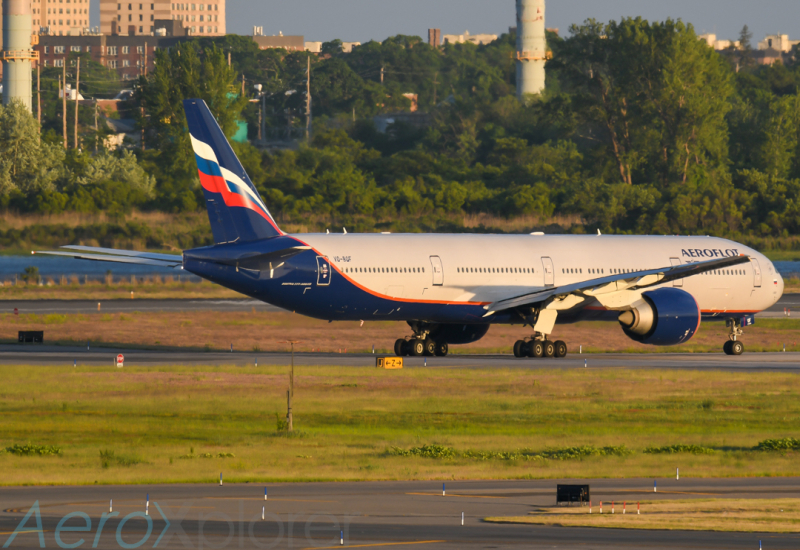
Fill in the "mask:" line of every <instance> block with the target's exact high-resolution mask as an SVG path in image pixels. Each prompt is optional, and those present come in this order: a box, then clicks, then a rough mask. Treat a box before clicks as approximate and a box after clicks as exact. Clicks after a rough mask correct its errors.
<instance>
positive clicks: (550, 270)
mask: <svg viewBox="0 0 800 550" xmlns="http://www.w3.org/2000/svg"><path fill="white" fill-rule="evenodd" d="M542 267H543V268H544V286H555V284H556V270H555V268H554V267H553V260H551V259H550V258H542Z"/></svg>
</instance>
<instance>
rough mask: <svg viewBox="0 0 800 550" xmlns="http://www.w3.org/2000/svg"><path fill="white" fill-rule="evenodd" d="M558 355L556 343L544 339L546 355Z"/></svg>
mask: <svg viewBox="0 0 800 550" xmlns="http://www.w3.org/2000/svg"><path fill="white" fill-rule="evenodd" d="M555 355H556V345H555V344H554V343H553V342H551V341H550V340H545V341H544V356H545V357H555Z"/></svg>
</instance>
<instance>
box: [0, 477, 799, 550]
mask: <svg viewBox="0 0 800 550" xmlns="http://www.w3.org/2000/svg"><path fill="white" fill-rule="evenodd" d="M657 481H658V493H653V492H652V490H653V480H652V479H626V480H608V479H600V480H546V481H540V480H536V481H459V482H455V481H448V482H447V483H446V486H445V487H446V496H442V482H440V481H416V482H378V483H372V482H371V483H366V482H365V483H304V484H300V483H297V484H260V483H250V484H237V485H231V484H225V485H223V486H219V485H218V484H217V483H216V482H215V483H208V484H205V485H140V486H80V487H5V488H3V489H2V495H3V506H2V508H3V511H2V512H0V541H3V543H4V544H5V543H7V542H8V539H9V537H10V536H11V533H13V531H14V530H15V529H17V528H18V526H19V525H20V524H21V522H22V519H23V517H24V516H25V514H26V513H27V512H28V511H29V510H30V509H31V508H32V507H33V505H34V503H35V502H37V501H38V507H39V513H40V515H41V520H42V525H41V531H43V532H42V533H40V532H39V528H38V527H37V526H36V522H35V515H34V516H32V517H31V518H30V519H29V521H28V522H27V523H26V524H25V525H24V527H25V528H24V529H22V530H26V531H29V532H27V533H23V534H20V535H18V536H17V537H15V539H14V540H13V541H12V544H11V545H9V547H10V548H31V549H33V548H39V547H40V541H39V536H40V535H41V536H42V537H43V542H44V545H45V547H49V548H57V547H59V546H60V547H62V548H67V547H74V546H66V545H67V544H75V543H76V542H78V541H79V539H85V541H86V542H85V543H84V544H83V546H82V547H89V546H92V547H96V548H101V549H118V548H123V547H124V548H135V546H132V545H133V544H136V543H137V542H138V541H143V544H142V547H143V548H154V547H157V548H168V549H169V548H203V547H212V548H234V547H235V548H254V547H255V548H295V549H299V548H338V547H340V540H341V541H342V542H343V545H342V546H344V547H345V548H347V547H350V548H365V547H375V548H380V547H398V548H419V549H427V548H430V549H436V550H451V549H452V550H456V549H483V548H496V547H499V546H502V547H503V548H554V547H556V548H575V547H581V548H587V549H592V548H625V549H634V548H635V549H638V548H665V549H666V548H670V549H675V548H693V549H694V548H720V549H722V548H725V549H731V548H733V549H738V548H742V549H745V548H746V549H754V548H757V547H758V541H759V540H762V541H763V548H764V549H784V548H787V549H788V548H797V547H798V545H800V535H798V534H796V533H793V534H759V533H724V532H696V531H692V532H690V531H640V530H625V529H593V528H563V527H544V526H532V525H512V524H494V523H487V522H484V521H483V518H485V517H488V516H524V515H527V514H528V513H529V512H530V511H532V510H533V509H535V508H537V507H541V506H552V505H554V504H555V487H556V485H557V484H558V483H565V482H566V483H581V484H589V485H591V496H592V499H593V501H594V502H597V501H599V500H604V501H605V502H606V503H608V502H609V501H611V500H615V501H616V502H617V504H618V505H619V503H621V502H622V501H627V502H628V503H634V502H637V501H639V502H641V503H642V504H641V509H642V513H643V514H647V513H648V511H647V503H648V502H650V501H652V500H655V499H675V498H680V499H692V498H771V497H780V498H787V497H796V496H797V495H798V494H800V479H798V478H745V479H682V480H680V481H676V480H674V479H659V480H657ZM265 488H266V489H267V492H268V500H266V501H265V500H264V490H265ZM146 495H149V499H150V504H149V507H148V508H147V510H148V516H144V514H143V512H144V511H145V509H146V506H147V505H146ZM111 500H113V509H114V512H117V513H118V515H117V516H115V517H111V518H109V519H108V520H107V522H105V523H101V522H102V520H101V519H100V518H101V514H103V513H106V515H108V512H109V504H110V502H109V501H111ZM262 506H263V507H264V520H261V513H262ZM631 506H632V504H631ZM462 512H463V514H464V525H463V526H462V525H461V514H462ZM69 513H84V514H86V517H84V518H81V517H74V516H73V518H72V519H71V520H68V523H66V525H67V526H72V527H85V526H86V525H87V519H88V524H89V528H88V529H86V530H85V531H83V532H75V531H73V532H62V533H60V538H61V541H60V542H61V544H58V543H57V541H56V539H55V529H56V527H57V525H58V523H59V522H60V521H61V520H62V518H64V516H66V515H67V514H69ZM132 513H138V514H137V515H135V516H128V515H129V514H132ZM595 513H597V510H595ZM126 517H127V520H125V521H124V524H123V525H122V527H120V524H121V523H122V522H123V519H124V518H126ZM148 520H149V521H148ZM148 523H150V525H148ZM99 525H103V528H102V530H100V531H99V534H98V528H99ZM340 536H341V539H340ZM159 537H160V538H159ZM120 541H122V542H124V543H125V545H126V546H123V545H122V544H120Z"/></svg>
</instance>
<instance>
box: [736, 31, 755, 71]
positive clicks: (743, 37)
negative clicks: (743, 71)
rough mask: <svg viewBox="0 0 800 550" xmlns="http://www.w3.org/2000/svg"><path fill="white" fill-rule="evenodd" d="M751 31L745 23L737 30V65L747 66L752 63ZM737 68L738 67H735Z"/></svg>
mask: <svg viewBox="0 0 800 550" xmlns="http://www.w3.org/2000/svg"><path fill="white" fill-rule="evenodd" d="M752 41H753V33H752V32H750V28H749V27H748V26H747V25H745V26H744V27H742V30H741V31H740V32H739V56H738V57H739V66H740V67H749V66H751V65H752V64H753V42H752ZM737 70H738V67H737Z"/></svg>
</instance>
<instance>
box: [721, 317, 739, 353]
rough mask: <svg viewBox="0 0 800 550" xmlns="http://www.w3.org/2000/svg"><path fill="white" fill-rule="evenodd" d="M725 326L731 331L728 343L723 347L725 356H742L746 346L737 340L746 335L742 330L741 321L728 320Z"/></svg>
mask: <svg viewBox="0 0 800 550" xmlns="http://www.w3.org/2000/svg"><path fill="white" fill-rule="evenodd" d="M725 326H726V327H728V328H729V329H730V333H729V334H728V341H727V342H725V344H724V345H723V346H722V351H724V352H725V355H741V354H743V353H744V344H742V343H741V342H740V341H739V340H737V338H738V337H739V336H742V335H743V334H744V331H743V330H742V321H741V320H740V319H726V320H725Z"/></svg>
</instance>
